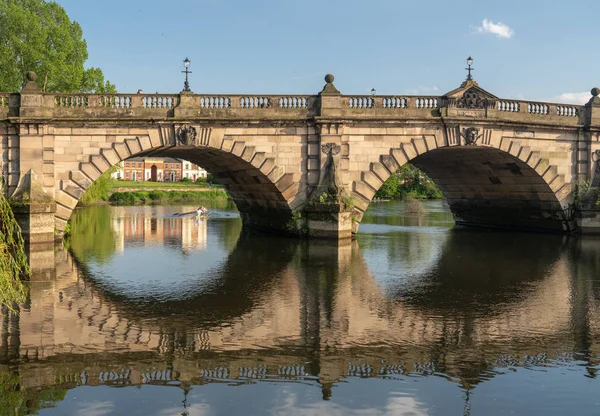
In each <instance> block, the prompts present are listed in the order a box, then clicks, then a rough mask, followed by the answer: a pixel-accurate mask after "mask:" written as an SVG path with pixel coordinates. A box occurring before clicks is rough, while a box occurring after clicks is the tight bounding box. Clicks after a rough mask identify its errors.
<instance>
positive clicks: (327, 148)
mask: <svg viewBox="0 0 600 416" xmlns="http://www.w3.org/2000/svg"><path fill="white" fill-rule="evenodd" d="M341 150H342V148H341V147H340V146H339V145H337V144H335V143H325V144H324V145H321V151H322V152H323V153H325V154H326V155H337V154H338V153H339V152H340V151H341Z"/></svg>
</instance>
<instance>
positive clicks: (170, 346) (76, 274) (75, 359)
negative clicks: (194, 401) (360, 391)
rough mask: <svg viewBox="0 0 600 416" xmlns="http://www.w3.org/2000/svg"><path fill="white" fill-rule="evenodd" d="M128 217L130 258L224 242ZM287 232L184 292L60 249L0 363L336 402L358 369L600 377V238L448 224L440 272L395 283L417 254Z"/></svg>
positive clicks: (35, 377)
mask: <svg viewBox="0 0 600 416" xmlns="http://www.w3.org/2000/svg"><path fill="white" fill-rule="evenodd" d="M120 218H121V219H120V220H118V221H117V220H115V221H113V223H112V228H111V230H112V231H111V232H112V233H114V239H115V241H117V243H116V249H115V250H116V251H117V252H119V250H125V251H126V250H127V247H129V245H130V244H131V245H133V246H135V245H136V244H137V245H139V244H142V245H148V244H166V245H178V244H179V245H180V246H181V247H187V249H189V248H190V247H193V248H195V249H200V250H202V249H203V248H205V247H206V238H207V236H209V235H210V233H207V231H206V228H205V225H199V224H194V223H193V222H192V221H193V220H191V219H181V218H179V219H176V220H175V219H172V218H168V219H158V220H151V219H148V218H146V217H144V216H143V215H142V216H141V217H139V218H137V217H136V216H135V215H134V214H131V215H129V214H128V215H121V216H120ZM139 221H141V224H142V225H139V224H138V223H139ZM194 227H195V228H194ZM203 227H204V228H203ZM174 230H175V231H174ZM186 230H188V231H186ZM190 236H191V237H193V238H191V237H190ZM412 236H413V237H408V238H409V240H410V238H419V237H418V236H417V237H414V236H415V234H412ZM382 238H385V236H383V237H382ZM184 241H188V242H187V243H183V242H184ZM190 241H193V243H191V242H190ZM273 241H274V240H273V238H272V237H269V239H268V240H266V241H263V239H262V237H261V236H260V235H248V234H241V235H240V236H239V239H238V240H237V242H236V243H235V245H233V244H232V243H231V242H230V243H229V244H224V243H225V242H226V241H225V240H224V241H222V242H221V243H223V244H224V245H223V247H225V248H226V249H227V248H228V247H229V248H231V251H230V252H229V254H228V255H227V256H226V257H225V258H223V259H222V261H220V263H219V264H216V265H214V266H213V267H212V268H211V269H210V270H207V271H205V272H203V273H204V274H206V275H211V276H213V277H212V278H211V279H210V281H209V282H208V283H207V282H205V281H203V282H201V283H198V284H197V285H196V286H188V287H187V288H186V294H185V295H184V296H180V297H178V298H176V299H175V298H169V297H165V298H154V297H152V296H150V297H149V298H145V297H143V296H140V297H137V298H136V297H135V296H133V297H128V296H127V295H124V294H123V293H119V291H118V287H116V286H111V285H110V284H106V281H105V279H103V278H102V277H101V276H95V275H93V273H91V272H90V271H89V270H88V266H87V265H86V263H84V262H82V260H76V259H75V258H74V257H73V256H72V255H71V254H69V253H68V252H67V251H64V250H63V251H60V252H59V253H57V255H56V257H55V258H56V265H55V269H54V270H55V278H52V279H42V280H34V281H32V282H31V287H30V289H31V294H30V300H29V301H28V303H27V304H26V305H23V306H22V309H21V315H20V316H19V317H16V316H14V315H10V314H7V313H6V311H5V313H4V315H3V316H2V329H1V347H0V354H1V355H0V360H1V361H0V362H2V363H3V365H2V366H1V367H0V368H2V371H3V372H8V374H11V375H12V376H18V380H19V385H20V387H21V388H22V389H24V390H39V389H40V388H49V387H50V386H58V387H61V388H66V389H68V388H72V387H76V386H79V385H101V384H102V385H119V386H123V385H139V384H144V383H150V384H164V385H169V384H173V382H175V384H176V385H180V386H182V387H184V388H186V389H187V388H189V386H190V385H202V384H206V383H211V382H230V383H231V382H234V383H248V382H254V381H256V380H268V381H277V380H280V381H290V380H292V381H294V380H295V381H303V382H305V383H309V384H314V385H318V386H320V388H321V390H322V396H323V398H324V399H328V398H329V397H331V395H332V388H333V387H334V386H336V385H338V384H339V383H340V382H341V381H343V380H347V379H348V378H349V377H377V378H381V379H399V378H402V377H405V376H410V375H438V376H441V377H444V378H446V379H447V380H448V381H449V382H452V383H457V385H459V386H461V388H463V389H466V391H467V392H468V391H470V390H471V389H472V388H474V387H475V386H476V385H477V384H478V383H481V382H484V381H486V380H488V379H490V378H492V377H495V376H496V375H498V374H501V373H503V372H506V371H507V369H508V368H514V367H519V366H537V365H540V366H555V365H561V363H573V362H577V363H579V364H580V365H583V366H585V367H587V375H588V376H590V377H595V375H596V366H597V365H598V357H597V351H598V345H597V341H596V340H595V339H594V336H593V334H597V333H598V322H600V320H599V319H598V318H599V316H598V311H599V309H598V306H599V302H598V300H599V299H600V288H599V287H597V286H595V285H596V284H597V281H594V280H593V279H589V278H586V277H585V276H593V275H594V274H593V273H595V275H596V276H598V275H600V270H598V267H599V264H600V262H599V258H600V253H599V250H598V244H595V242H593V241H592V240H585V239H579V240H568V239H567V238H564V237H555V236H548V237H545V238H543V239H541V238H540V237H539V236H535V235H534V236H532V235H515V234H485V233H473V232H460V231H456V232H451V233H440V234H438V235H437V236H436V237H434V238H431V239H430V241H431V247H429V248H428V249H427V250H425V251H424V255H425V256H426V257H428V258H426V259H423V261H424V263H428V264H430V265H431V267H430V268H429V269H428V268H425V269H421V271H420V272H415V271H414V270H417V268H410V267H409V268H408V269H407V272H406V273H405V278H404V279H389V280H386V279H385V278H384V277H376V276H385V275H386V274H387V273H388V272H389V271H390V270H393V269H396V268H400V267H406V264H407V263H409V262H407V261H403V259H402V257H401V253H402V252H403V250H398V252H397V253H396V254H397V255H396V256H390V258H394V259H397V260H396V261H390V262H381V261H378V258H377V256H370V253H371V251H372V249H373V248H372V247H373V245H374V244H375V243H376V242H375V240H372V239H370V238H369V237H368V236H364V238H363V239H362V240H361V241H360V245H362V250H361V249H360V248H359V247H358V245H359V244H358V243H356V242H354V243H352V244H349V245H345V246H339V245H337V244H336V245H330V244H327V243H315V242H310V243H302V242H298V241H296V240H288V239H282V240H277V241H276V245H275V246H274V243H273ZM422 241H423V240H421V244H422ZM405 244H406V245H411V241H406V242H405ZM392 250H393V248H392ZM74 252H75V253H76V254H77V255H78V257H82V256H80V255H81V254H83V252H81V251H80V252H79V253H78V252H77V250H75V249H74ZM528 253H530V255H528ZM363 254H365V258H368V259H371V260H368V261H365V259H364V258H363ZM399 256H400V257H399ZM83 257H85V255H83ZM574 259H576V260H577V261H574ZM371 261H372V264H371V263H370V262H371ZM594 268H595V269H594ZM249 269H252V273H249ZM584 269H585V270H584ZM591 269H593V270H591ZM590 273H592V274H590ZM200 280H201V279H200ZM186 386H187V387H186Z"/></svg>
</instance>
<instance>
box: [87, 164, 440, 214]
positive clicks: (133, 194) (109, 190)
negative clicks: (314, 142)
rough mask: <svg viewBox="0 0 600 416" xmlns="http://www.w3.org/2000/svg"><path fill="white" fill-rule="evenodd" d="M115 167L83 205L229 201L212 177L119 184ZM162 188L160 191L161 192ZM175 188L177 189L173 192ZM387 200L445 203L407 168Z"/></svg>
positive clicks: (383, 192) (390, 183) (386, 188)
mask: <svg viewBox="0 0 600 416" xmlns="http://www.w3.org/2000/svg"><path fill="white" fill-rule="evenodd" d="M115 170H116V167H113V168H111V169H109V170H108V171H107V172H105V173H104V174H102V175H101V176H100V177H99V178H98V179H97V180H96V181H94V183H93V184H92V185H91V186H90V188H89V189H88V190H87V191H86V192H85V194H84V195H83V196H82V197H81V199H80V203H81V204H82V205H92V204H95V203H98V202H100V201H108V202H113V203H120V204H128V203H140V202H141V203H145V202H189V201H200V200H205V199H208V200H215V199H228V198H229V194H228V193H227V191H225V190H224V189H223V188H222V187H221V186H220V185H218V184H214V185H212V186H211V185H209V183H210V184H212V182H213V180H214V179H213V178H212V176H210V175H209V176H208V177H207V178H199V179H198V180H197V181H196V182H193V181H191V180H190V179H183V180H182V181H181V182H131V181H120V180H119V181H117V180H115V179H114V178H113V177H112V176H111V175H112V173H114V171H115ZM159 188H160V189H159ZM174 188H175V189H174ZM375 197H376V198H384V199H442V197H443V196H442V192H441V191H440V189H439V188H438V187H437V186H436V185H435V183H434V182H433V181H432V180H431V179H430V178H429V177H428V176H427V175H426V174H425V173H423V172H422V171H421V170H419V169H417V168H416V167H414V166H412V165H410V164H406V165H404V166H402V167H401V168H400V169H398V171H396V173H394V174H393V175H392V176H390V177H389V179H388V180H387V181H385V182H384V183H383V185H382V186H381V188H380V189H379V190H378V191H377V193H375Z"/></svg>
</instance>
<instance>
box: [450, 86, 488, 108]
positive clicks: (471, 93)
mask: <svg viewBox="0 0 600 416" xmlns="http://www.w3.org/2000/svg"><path fill="white" fill-rule="evenodd" d="M456 106H457V107H458V108H470V109H482V108H485V107H486V106H487V99H486V98H484V97H482V96H481V95H480V94H479V92H478V91H477V90H476V89H474V88H470V89H468V90H467V91H465V93H464V94H463V96H462V97H460V98H459V99H458V100H456Z"/></svg>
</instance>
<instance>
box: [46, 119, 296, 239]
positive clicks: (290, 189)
mask: <svg viewBox="0 0 600 416" xmlns="http://www.w3.org/2000/svg"><path fill="white" fill-rule="evenodd" d="M175 135H176V134H175V127H174V126H170V128H160V129H157V130H156V131H148V132H147V133H146V134H138V135H130V136H124V137H123V138H122V139H121V140H118V139H117V140H115V141H114V142H113V143H112V144H111V145H110V146H107V147H102V148H97V149H96V153H94V154H91V155H89V157H88V160H87V161H82V162H79V163H78V166H77V168H76V169H72V170H70V171H69V172H68V173H67V174H65V175H64V179H61V180H59V181H58V184H57V186H56V189H55V191H54V199H55V201H56V204H57V207H56V214H55V226H56V228H57V230H58V231H59V232H62V231H64V229H65V225H66V223H67V221H68V220H69V218H70V217H71V213H72V212H73V210H74V209H75V207H76V206H77V203H78V202H79V199H80V198H81V196H82V195H83V193H84V192H85V191H86V190H87V189H88V188H89V187H90V186H91V184H92V183H93V182H94V181H95V180H96V179H98V177H99V176H100V175H101V174H103V173H104V172H106V171H107V170H108V169H109V168H110V167H112V166H114V165H116V164H117V163H120V162H122V161H124V160H125V159H128V158H131V157H139V156H165V157H174V158H182V159H185V160H189V161H191V162H193V163H196V164H197V165H199V166H202V167H203V168H205V169H206V170H207V171H208V172H210V173H211V174H213V175H214V176H215V178H216V179H217V180H218V182H219V183H220V184H223V185H225V186H226V188H227V191H228V192H229V193H230V195H231V197H232V199H233V201H234V202H235V204H236V206H237V208H238V210H239V211H240V215H241V217H242V220H243V222H244V224H246V225H251V226H253V227H255V228H266V229H269V230H277V229H281V230H282V231H284V230H285V224H286V223H287V221H289V218H290V217H291V214H292V209H293V208H294V207H295V206H297V205H298V203H299V201H296V200H295V197H296V196H297V194H298V191H299V188H300V184H299V183H300V174H299V173H291V172H286V168H285V166H281V165H278V164H277V161H276V157H275V156H274V155H272V154H269V153H268V152H265V151H260V150H259V149H257V146H254V145H247V144H246V142H245V141H243V140H234V139H231V138H227V137H224V136H223V134H214V135H213V136H214V138H212V139H207V140H205V142H204V143H203V145H201V146H198V145H179V143H178V142H177V141H176V139H175Z"/></svg>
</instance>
